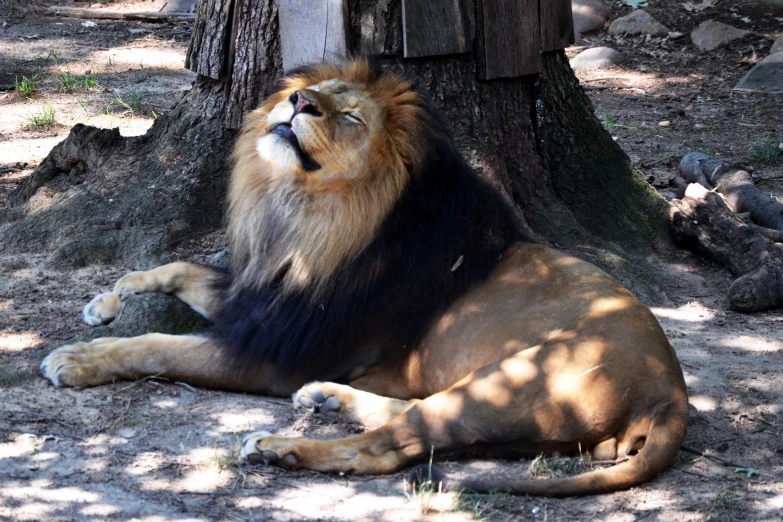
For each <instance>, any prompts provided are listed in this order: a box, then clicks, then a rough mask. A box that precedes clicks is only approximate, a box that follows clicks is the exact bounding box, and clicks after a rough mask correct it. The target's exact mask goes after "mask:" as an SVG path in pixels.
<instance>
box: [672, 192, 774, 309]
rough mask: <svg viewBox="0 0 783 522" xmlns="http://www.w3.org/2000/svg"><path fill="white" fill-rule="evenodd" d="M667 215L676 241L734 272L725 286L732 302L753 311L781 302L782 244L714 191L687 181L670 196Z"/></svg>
mask: <svg viewBox="0 0 783 522" xmlns="http://www.w3.org/2000/svg"><path fill="white" fill-rule="evenodd" d="M669 219H670V222H671V225H672V230H673V232H674V235H675V237H676V238H677V239H678V240H679V241H680V242H682V243H684V244H686V245H694V246H696V247H698V248H699V249H701V250H703V251H704V252H706V253H707V254H709V255H710V256H711V257H713V258H714V259H715V260H717V261H718V262H719V263H721V264H722V265H724V266H726V267H727V268H728V269H729V270H730V271H731V272H732V273H733V274H734V275H736V276H738V279H736V280H735V281H734V283H732V285H731V286H730V287H729V304H730V306H731V307H732V308H734V309H735V310H738V311H741V312H757V311H760V310H767V309H769V308H775V307H778V306H781V305H783V246H781V245H779V244H776V243H774V242H772V241H770V240H769V239H767V238H766V237H764V236H763V235H761V234H760V233H758V232H757V231H756V230H754V229H753V228H751V227H750V226H748V225H746V224H745V223H743V222H742V221H741V220H740V219H739V218H738V217H737V216H736V215H735V214H734V212H732V210H731V209H730V208H729V207H728V206H727V204H726V202H725V201H724V200H723V198H722V197H721V196H720V195H719V194H717V193H715V192H711V191H709V190H707V189H706V188H704V187H703V186H701V185H699V184H696V183H692V184H691V185H689V186H688V188H687V190H686V191H685V195H684V196H683V198H682V199H681V200H674V201H672V209H671V211H670V213H669Z"/></svg>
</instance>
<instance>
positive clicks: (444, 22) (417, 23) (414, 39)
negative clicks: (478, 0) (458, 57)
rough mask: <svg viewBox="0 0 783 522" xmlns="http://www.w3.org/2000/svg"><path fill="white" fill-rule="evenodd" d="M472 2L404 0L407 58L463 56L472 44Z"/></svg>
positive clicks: (403, 23) (403, 16) (468, 0)
mask: <svg viewBox="0 0 783 522" xmlns="http://www.w3.org/2000/svg"><path fill="white" fill-rule="evenodd" d="M472 17H473V0H403V1H402V27H403V32H402V37H403V50H404V53H405V54H404V56H405V57H406V58H414V57H419V56H438V55H442V54H455V53H466V52H469V51H470V50H471V47H472V43H473V23H472Z"/></svg>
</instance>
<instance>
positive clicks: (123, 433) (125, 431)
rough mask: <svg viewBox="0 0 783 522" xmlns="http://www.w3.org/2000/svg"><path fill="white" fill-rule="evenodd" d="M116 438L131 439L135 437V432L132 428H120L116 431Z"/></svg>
mask: <svg viewBox="0 0 783 522" xmlns="http://www.w3.org/2000/svg"><path fill="white" fill-rule="evenodd" d="M117 436H118V437H122V438H123V439H132V438H133V437H135V436H136V430H134V429H133V428H120V429H118V430H117Z"/></svg>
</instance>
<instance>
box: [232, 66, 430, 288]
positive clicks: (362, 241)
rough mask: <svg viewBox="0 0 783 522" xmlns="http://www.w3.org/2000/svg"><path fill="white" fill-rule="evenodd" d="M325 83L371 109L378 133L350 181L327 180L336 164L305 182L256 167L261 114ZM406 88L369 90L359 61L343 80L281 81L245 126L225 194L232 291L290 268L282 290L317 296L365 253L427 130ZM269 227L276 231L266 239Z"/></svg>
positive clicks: (316, 72)
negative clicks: (355, 95)
mask: <svg viewBox="0 0 783 522" xmlns="http://www.w3.org/2000/svg"><path fill="white" fill-rule="evenodd" d="M334 78H340V79H341V80H342V81H343V82H345V83H346V84H349V85H351V86H353V87H355V88H357V89H359V90H363V91H365V92H366V93H367V96H368V99H367V100H366V102H367V103H368V104H372V103H373V102H374V103H376V104H377V109H378V110H377V116H376V120H374V121H369V122H367V123H368V126H370V127H371V128H372V130H377V131H378V132H374V133H373V141H372V143H370V147H369V150H368V151H367V152H368V155H367V157H365V158H363V160H362V161H361V162H357V163H359V165H358V170H357V171H355V172H350V180H351V181H349V182H346V181H345V179H346V177H347V176H346V174H347V173H346V172H345V171H343V172H339V171H338V172H335V170H337V169H338V165H339V162H330V164H327V165H325V166H324V168H322V169H321V170H319V171H318V172H316V173H314V174H308V173H306V172H304V170H303V169H302V168H301V166H298V167H295V168H294V169H293V172H292V171H291V169H288V168H285V169H284V171H283V172H279V171H278V170H279V169H280V167H278V166H276V165H274V164H271V163H269V162H260V161H259V157H258V153H257V151H256V143H257V142H258V139H259V138H261V137H263V136H264V135H265V134H266V133H267V132H268V131H269V122H268V116H269V113H270V112H271V111H272V110H273V109H274V108H275V107H276V106H277V105H278V104H280V103H281V102H282V103H285V101H286V100H287V99H288V97H289V96H290V95H291V94H292V93H293V92H294V91H297V90H300V89H305V88H307V87H311V86H314V85H318V84H320V83H321V82H324V81H327V80H330V79H334ZM410 87H411V86H410V84H409V83H408V82H406V81H405V80H403V79H401V78H399V77H396V76H384V77H383V78H382V79H381V80H380V81H373V72H372V71H371V69H370V66H369V65H368V64H367V62H364V61H358V62H350V63H349V64H346V66H345V67H344V68H343V70H342V71H340V69H338V68H337V67H336V66H334V65H321V66H318V67H315V68H314V69H313V70H312V71H309V72H308V73H306V74H303V75H300V76H297V77H295V78H293V79H288V80H287V81H285V83H284V88H283V89H281V90H280V91H279V92H278V93H276V94H274V95H273V96H271V97H270V98H269V99H268V100H267V101H266V102H265V103H264V104H263V105H261V107H259V108H258V109H256V110H255V111H253V112H251V113H250V114H249V115H248V116H247V117H246V118H245V122H244V124H243V126H242V131H241V134H240V137H239V139H238V141H237V145H236V149H235V151H234V156H233V158H234V172H233V176H232V178H231V184H230V187H229V224H230V225H229V234H230V237H231V240H232V242H233V244H234V257H233V265H232V269H233V270H234V271H235V274H237V276H238V277H236V282H237V283H238V284H240V285H243V286H250V285H255V286H261V285H262V284H264V283H266V282H268V281H269V279H270V278H271V277H275V275H276V274H277V273H279V271H280V269H281V268H282V267H283V266H285V265H288V264H290V267H291V268H290V270H289V271H288V273H287V275H286V281H285V283H286V285H285V286H286V287H288V288H289V289H298V288H305V287H309V288H313V287H318V285H320V284H323V283H324V282H326V281H327V280H328V279H329V276H330V275H331V274H333V273H334V271H335V270H336V269H337V268H338V267H339V266H340V265H342V264H344V263H346V262H348V261H350V260H351V259H352V258H353V257H354V256H355V255H356V254H357V253H358V252H360V251H361V250H362V249H363V248H364V247H366V246H367V244H368V243H369V242H370V241H371V240H372V239H373V237H374V236H375V233H376V231H377V230H378V227H379V226H380V224H381V223H382V222H383V220H384V218H385V217H386V216H387V215H388V213H389V210H390V209H391V207H392V206H393V205H394V203H395V202H396V201H397V199H398V198H399V196H400V194H401V193H402V191H403V190H404V189H405V186H406V183H407V180H408V171H409V170H410V169H415V168H417V167H418V166H419V163H420V162H421V161H422V159H423V158H424V156H425V155H426V152H427V151H426V150H424V149H423V144H424V143H426V140H425V139H424V138H425V134H426V133H427V132H431V129H428V128H426V127H425V126H424V125H423V122H424V121H425V119H424V118H423V117H422V116H423V108H422V104H421V100H420V99H419V97H418V95H417V94H416V93H415V92H413V91H412V90H411V88H410ZM374 108H375V107H373V109H374ZM308 124H310V125H312V126H313V127H314V128H315V131H316V132H317V130H318V127H321V126H328V125H334V124H337V125H339V124H340V122H334V121H330V120H328V119H323V120H315V121H312V122H308ZM323 134H326V133H323ZM310 145H311V149H310V150H312V143H311V144H310ZM328 145H329V147H327V148H326V149H327V150H326V151H325V152H324V153H325V154H328V155H331V156H333V157H340V156H345V155H347V154H350V153H351V152H352V151H351V149H352V148H353V147H355V144H354V143H348V144H346V145H345V147H344V148H343V150H340V148H339V147H335V144H334V143H329V144H328ZM284 167H287V165H286V166H284ZM270 223H275V224H278V225H281V226H282V230H280V229H277V230H270V229H269V226H268V225H269V224H270ZM239 274H241V276H240V275H239Z"/></svg>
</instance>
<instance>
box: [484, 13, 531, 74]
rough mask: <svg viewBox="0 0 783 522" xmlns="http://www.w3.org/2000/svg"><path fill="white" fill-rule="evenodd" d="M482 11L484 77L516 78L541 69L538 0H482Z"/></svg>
mask: <svg viewBox="0 0 783 522" xmlns="http://www.w3.org/2000/svg"><path fill="white" fill-rule="evenodd" d="M544 1H546V0H544ZM478 14H479V20H478V21H477V22H478V24H477V29H478V35H479V36H478V44H479V45H478V47H479V53H478V59H479V77H480V78H481V79H482V80H491V79H493V78H513V77H516V76H524V75H527V74H536V73H538V72H539V71H540V70H541V52H540V48H541V33H540V30H539V18H538V0H481V8H480V9H478Z"/></svg>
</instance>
